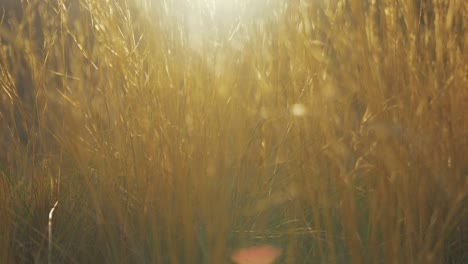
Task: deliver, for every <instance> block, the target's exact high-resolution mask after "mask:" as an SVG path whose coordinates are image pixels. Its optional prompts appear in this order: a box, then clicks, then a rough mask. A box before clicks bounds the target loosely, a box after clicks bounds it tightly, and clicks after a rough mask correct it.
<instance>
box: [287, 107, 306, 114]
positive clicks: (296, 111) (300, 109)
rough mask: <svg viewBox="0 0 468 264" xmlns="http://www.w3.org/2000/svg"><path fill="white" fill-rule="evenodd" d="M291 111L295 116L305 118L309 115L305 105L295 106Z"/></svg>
mask: <svg viewBox="0 0 468 264" xmlns="http://www.w3.org/2000/svg"><path fill="white" fill-rule="evenodd" d="M289 111H290V112H291V114H292V115H294V116H303V115H305V114H306V113H307V109H306V107H305V106H304V105H303V104H293V105H292V106H291V108H290V109H289Z"/></svg>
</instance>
